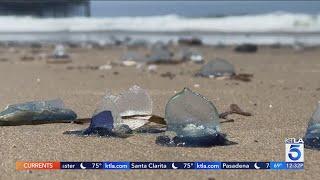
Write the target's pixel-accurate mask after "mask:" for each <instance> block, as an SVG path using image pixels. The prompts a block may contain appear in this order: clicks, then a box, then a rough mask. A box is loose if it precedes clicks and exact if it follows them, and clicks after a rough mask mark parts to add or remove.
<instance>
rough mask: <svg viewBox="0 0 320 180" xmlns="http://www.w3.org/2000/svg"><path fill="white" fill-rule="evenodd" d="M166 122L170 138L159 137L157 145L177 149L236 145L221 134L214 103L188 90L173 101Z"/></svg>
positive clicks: (180, 93)
mask: <svg viewBox="0 0 320 180" xmlns="http://www.w3.org/2000/svg"><path fill="white" fill-rule="evenodd" d="M165 120H166V124H167V130H166V133H167V134H168V135H162V136H158V137H157V139H156V144H159V145H162V146H173V147H176V146H182V147H210V146H216V145H230V144H233V142H230V141H228V140H227V139H226V136H225V135H224V134H222V133H220V127H219V114H218V111H217V109H216V108H215V106H214V105H213V103H212V102H210V101H209V100H207V99H206V98H205V97H203V96H201V95H200V94H197V93H195V92H192V91H191V90H190V89H188V88H184V89H183V90H182V91H181V92H179V93H177V94H176V95H175V96H173V97H172V98H171V99H170V100H169V102H168V103H167V105H166V110H165Z"/></svg>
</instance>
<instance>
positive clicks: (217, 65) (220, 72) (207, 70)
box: [196, 58, 236, 77]
mask: <svg viewBox="0 0 320 180" xmlns="http://www.w3.org/2000/svg"><path fill="white" fill-rule="evenodd" d="M235 74H236V73H235V69H234V66H233V65H232V64H230V63H229V62H228V61H226V60H224V59H219V58H218V59H215V60H211V61H209V62H208V63H207V64H205V65H203V66H202V68H201V69H200V70H199V72H198V73H197V74H196V75H197V76H203V77H230V76H233V75H235Z"/></svg>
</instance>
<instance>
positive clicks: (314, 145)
mask: <svg viewBox="0 0 320 180" xmlns="http://www.w3.org/2000/svg"><path fill="white" fill-rule="evenodd" d="M304 144H305V147H306V148H309V149H317V150H320V102H319V103H318V106H317V109H316V111H315V112H314V113H313V114H312V117H311V119H310V121H309V123H308V127H307V132H306V134H305V136H304Z"/></svg>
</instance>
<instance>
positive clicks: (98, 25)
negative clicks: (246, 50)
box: [0, 0, 320, 45]
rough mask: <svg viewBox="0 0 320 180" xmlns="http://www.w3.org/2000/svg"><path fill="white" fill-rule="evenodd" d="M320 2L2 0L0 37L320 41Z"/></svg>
mask: <svg viewBox="0 0 320 180" xmlns="http://www.w3.org/2000/svg"><path fill="white" fill-rule="evenodd" d="M319 12H320V2H318V1H93V0H92V1H90V0H60V1H49V0H47V1H44V0H42V1H40V0H37V1H36V0H20V1H19V0H18V1H16V0H2V1H0V15H1V16H0V27H1V28H0V41H21V42H22V41H23V42H24V41H58V42H61V41H62V42H63V41H72V42H82V41H94V42H99V43H102V44H103V43H104V44H107V43H111V42H112V41H113V40H114V38H118V39H124V38H126V37H128V36H130V37H131V38H136V39H145V40H148V41H159V40H160V41H170V40H177V39H178V38H179V37H186V36H196V37H199V38H201V39H202V40H203V41H204V43H206V44H213V45H217V44H226V45H230V44H241V43H256V44H267V45H269V44H295V43H299V44H305V45H319V44H320V14H319Z"/></svg>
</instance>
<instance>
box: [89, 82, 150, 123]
mask: <svg viewBox="0 0 320 180" xmlns="http://www.w3.org/2000/svg"><path fill="white" fill-rule="evenodd" d="M103 111H110V112H111V113H112V117H113V126H114V127H117V126H120V125H122V124H126V125H128V126H129V127H130V128H132V129H137V128H139V127H141V126H143V125H144V124H145V123H147V122H148V117H150V115H151V114H152V99H151V96H150V95H149V93H148V92H147V91H146V90H144V89H142V88H140V87H139V86H137V85H134V86H132V87H130V88H129V89H128V90H127V91H124V92H122V93H120V94H119V95H112V94H111V93H110V92H109V91H108V92H107V94H106V96H105V97H104V98H103V99H102V101H101V103H100V104H99V106H98V108H97V109H96V110H95V113H94V116H95V115H97V114H99V113H100V112H103Z"/></svg>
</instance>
